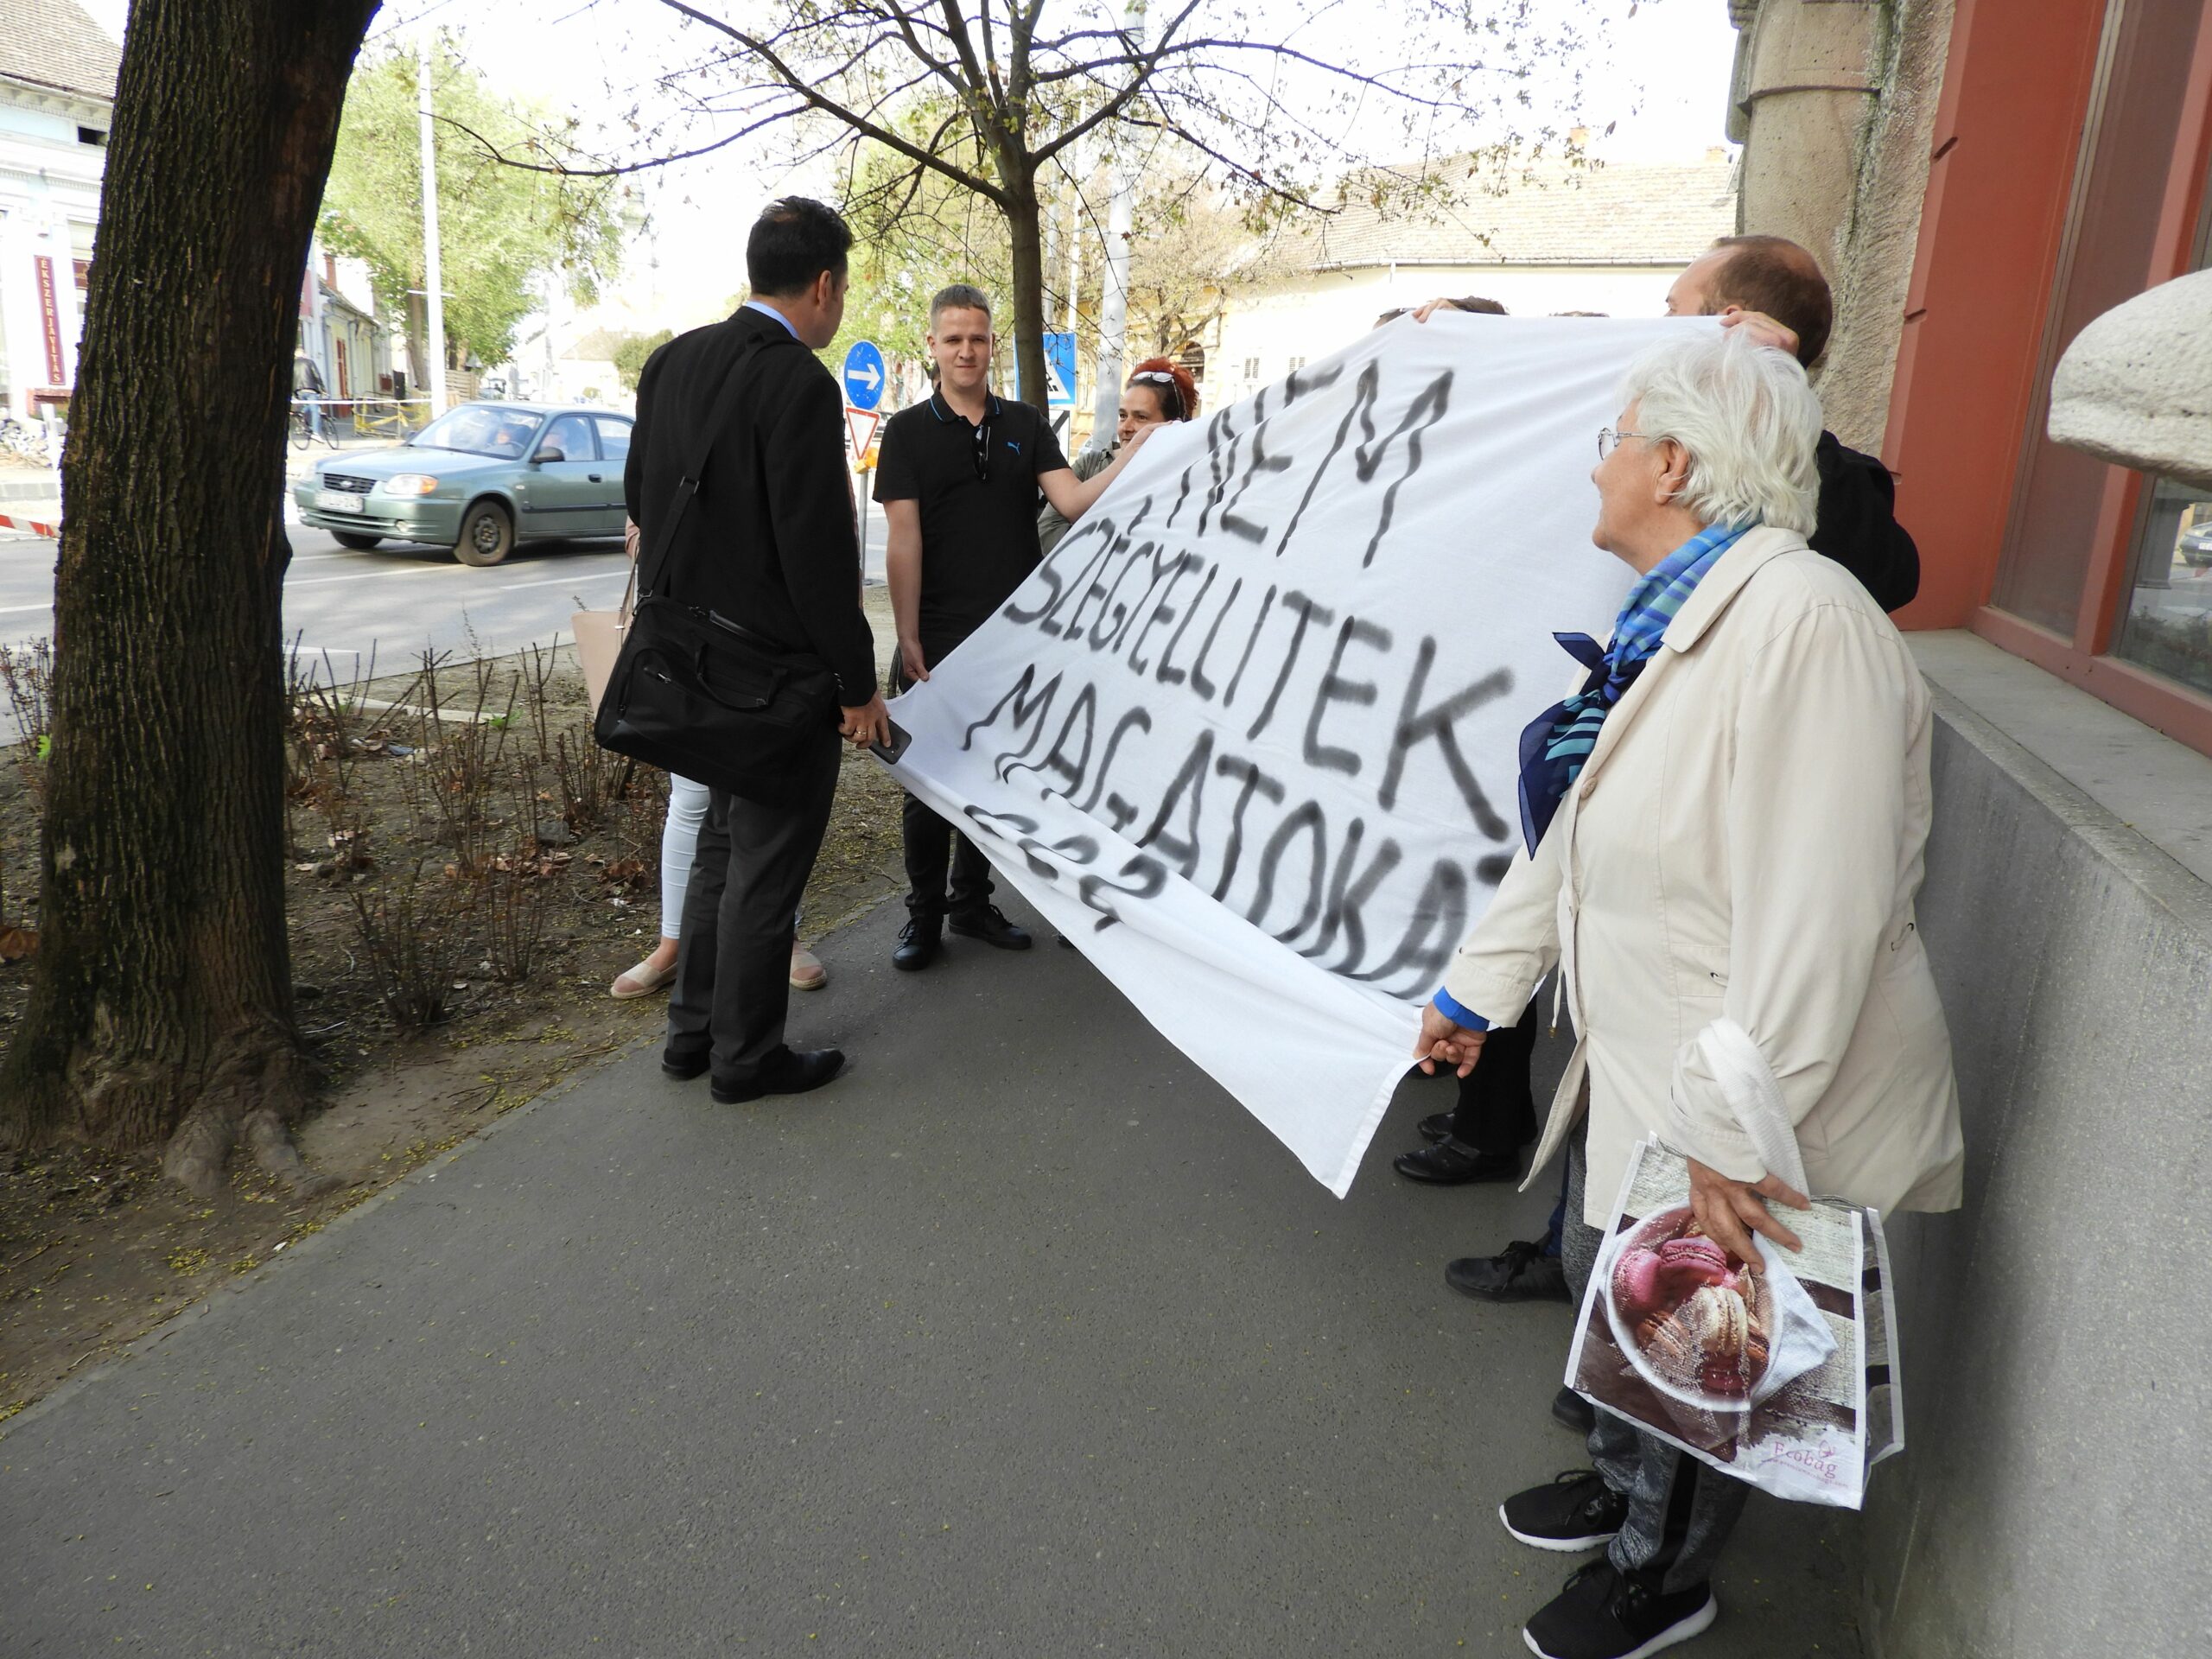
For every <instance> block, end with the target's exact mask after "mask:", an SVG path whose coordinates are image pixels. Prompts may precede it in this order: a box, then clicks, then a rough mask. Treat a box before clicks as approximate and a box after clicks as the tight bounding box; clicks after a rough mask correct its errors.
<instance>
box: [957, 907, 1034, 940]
mask: <svg viewBox="0 0 2212 1659" xmlns="http://www.w3.org/2000/svg"><path fill="white" fill-rule="evenodd" d="M945 925H947V926H948V927H950V928H951V930H952V931H954V932H956V933H957V934H958V935H960V937H961V938H963V939H981V940H982V942H983V943H984V944H995V945H996V946H997V947H998V948H999V949H1000V950H1027V949H1028V948H1029V930H1028V929H1027V928H1023V927H1016V926H1015V925H1014V924H1013V923H1012V922H1009V921H1008V920H1007V918H1006V912H1004V911H1002V910H1001V909H1000V908H999V907H998V906H996V905H985V906H983V907H982V909H981V910H963V911H957V912H954V914H953V917H952V919H951V920H950V921H949V922H948V923H946V924H945Z"/></svg>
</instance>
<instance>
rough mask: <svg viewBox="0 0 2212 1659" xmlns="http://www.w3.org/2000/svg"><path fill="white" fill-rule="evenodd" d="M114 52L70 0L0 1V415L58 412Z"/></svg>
mask: <svg viewBox="0 0 2212 1659" xmlns="http://www.w3.org/2000/svg"><path fill="white" fill-rule="evenodd" d="M121 60H122V50H121V48H119V47H118V46H117V44H116V43H115V42H114V41H111V40H110V39H109V38H108V37H107V35H105V34H103V33H102V32H101V31H100V29H99V26H98V25H96V24H95V23H94V22H92V19H91V18H90V17H88V16H86V14H85V13H84V11H83V10H81V9H80V8H79V7H78V6H77V5H76V4H75V3H74V0H0V407H4V409H5V410H6V411H7V413H9V414H10V415H12V416H16V417H17V418H19V419H21V418H29V417H35V416H41V415H43V414H46V413H48V412H49V411H60V410H65V409H66V408H67V404H68V400H69V393H70V390H71V388H72V387H73V386H74V385H76V381H77V340H78V336H79V334H82V333H83V331H84V319H85V290H86V282H87V279H88V277H89V275H90V273H91V270H92V243H93V238H94V234H95V232H97V230H98V229H99V213H100V179H101V176H102V174H103V171H104V168H105V162H106V158H107V134H108V125H109V122H110V120H111V117H112V115H113V112H114V108H115V77H116V71H117V69H118V67H120V64H121Z"/></svg>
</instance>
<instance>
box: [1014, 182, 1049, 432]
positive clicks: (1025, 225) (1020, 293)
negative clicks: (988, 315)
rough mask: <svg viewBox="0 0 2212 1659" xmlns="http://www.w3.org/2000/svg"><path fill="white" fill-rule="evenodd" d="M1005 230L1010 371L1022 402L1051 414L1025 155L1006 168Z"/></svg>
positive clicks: (1037, 237) (1040, 275)
mask: <svg viewBox="0 0 2212 1659" xmlns="http://www.w3.org/2000/svg"><path fill="white" fill-rule="evenodd" d="M1004 171H1005V178H1006V191H1007V208H1006V227H1007V234H1008V235H1009V236H1010V237H1012V238H1013V242H1014V257H1013V266H1014V376H1015V378H1016V379H1017V380H1018V381H1019V382H1020V388H1021V399H1022V401H1023V402H1024V403H1027V404H1035V405H1036V406H1037V407H1038V408H1039V409H1043V410H1049V409H1050V403H1049V401H1048V400H1049V389H1048V387H1047V385H1046V380H1045V243H1044V226H1043V223H1042V220H1043V213H1042V211H1041V209H1040V208H1039V206H1038V201H1037V175H1036V171H1035V169H1034V168H1033V167H1032V166H1031V165H1030V164H1029V162H1028V158H1027V157H1026V156H1020V157H1008V158H1007V163H1006V165H1005V168H1004Z"/></svg>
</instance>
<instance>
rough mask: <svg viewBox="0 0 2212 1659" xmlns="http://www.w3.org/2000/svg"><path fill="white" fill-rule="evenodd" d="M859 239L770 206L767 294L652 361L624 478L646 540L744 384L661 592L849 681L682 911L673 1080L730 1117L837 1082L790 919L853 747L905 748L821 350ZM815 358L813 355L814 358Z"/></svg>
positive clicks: (731, 814)
mask: <svg viewBox="0 0 2212 1659" xmlns="http://www.w3.org/2000/svg"><path fill="white" fill-rule="evenodd" d="M852 242H853V234H852V232H850V231H849V230H848V229H847V228H846V226H845V222H844V220H842V219H840V218H838V216H837V215H836V213H832V212H831V211H830V210H829V208H827V207H823V205H822V204H821V203H820V202H817V201H810V200H806V199H805V198H804V197H799V196H792V197H787V198H785V200H780V201H775V202H772V203H770V204H769V206H768V207H767V209H766V211H765V212H764V213H762V214H761V215H760V219H759V220H758V221H757V222H756V223H755V224H754V225H753V233H752V236H751V238H750V239H749V240H748V241H747V244H746V250H745V257H746V274H747V278H748V280H749V281H750V283H751V284H752V288H753V298H752V299H750V300H748V301H747V302H746V303H745V304H744V305H743V306H741V307H740V308H738V310H737V311H736V312H735V313H734V315H731V316H730V317H729V318H728V319H727V320H726V321H721V322H717V323H711V324H709V326H708V327H704V328H695V329H693V330H692V331H691V332H690V333H689V334H683V335H680V336H678V337H677V339H675V340H671V341H670V342H669V343H668V344H667V345H665V346H662V347H661V348H660V349H659V350H658V351H657V352H655V353H653V354H652V356H651V357H650V358H648V359H646V360H645V372H644V373H643V374H641V375H640V376H639V380H638V423H637V427H636V429H635V431H634V433H633V434H632V439H631V444H630V457H629V461H628V464H627V466H626V467H625V469H624V472H623V476H622V486H623V494H624V497H625V499H626V501H627V503H628V505H629V509H630V517H631V518H633V519H635V520H636V521H637V524H638V526H639V531H641V532H642V540H643V544H644V545H645V547H646V548H647V549H652V547H654V546H655V542H654V537H653V528H654V517H655V515H656V514H657V513H659V512H664V511H665V510H666V509H667V507H668V505H669V504H670V502H671V499H672V498H673V496H674V495H675V493H676V486H677V480H679V479H681V478H682V477H683V472H684V468H685V467H687V466H689V465H690V463H691V459H692V455H693V453H694V450H695V447H696V444H697V442H699V440H700V437H701V435H702V433H703V431H704V429H705V428H706V427H707V426H708V425H709V423H711V422H712V421H713V419H714V413H715V409H716V407H717V405H718V404H721V396H722V391H723V388H724V385H725V383H726V382H728V381H730V380H731V379H732V377H734V385H735V390H734V391H733V393H732V397H733V400H734V401H732V402H731V403H730V404H728V409H729V413H728V416H727V418H726V419H725V420H723V422H722V423H721V426H720V429H718V430H716V431H715V432H714V433H713V434H712V435H711V438H710V439H709V448H708V450H707V458H706V463H705V466H704V467H703V468H702V471H701V472H700V474H699V480H698V481H699V491H698V494H697V497H696V499H695V500H694V501H693V503H692V504H691V507H690V512H688V513H687V514H685V515H684V517H683V518H681V519H680V520H679V521H678V528H677V531H676V533H675V536H674V538H673V541H672V543H671V545H670V547H669V549H668V550H667V552H666V554H665V555H664V570H665V575H664V576H663V577H662V587H663V590H664V592H666V593H667V594H669V595H670V597H671V598H673V599H675V600H676V601H678V602H680V603H683V604H685V605H689V606H692V607H696V609H698V610H701V611H711V612H714V613H715V614H717V615H719V616H721V617H725V618H728V619H729V620H731V621H734V622H737V623H740V624H741V625H742V626H744V627H745V628H746V629H747V630H748V631H749V632H752V633H753V634H755V635H757V636H759V637H760V638H761V639H763V640H765V641H766V643H767V645H769V646H770V647H772V649H774V650H776V651H778V652H782V653H786V654H790V655H793V656H798V657H812V658H817V659H818V660H819V661H820V662H821V663H823V664H826V665H827V667H828V668H829V671H830V672H831V673H832V674H833V675H835V676H836V682H837V701H838V703H839V704H840V705H841V717H840V721H839V724H838V725H837V726H836V728H832V727H831V726H830V725H829V722H828V721H827V720H826V719H825V720H824V721H823V727H822V733H821V737H820V739H819V741H817V742H816V743H815V744H814V745H813V746H812V747H810V749H809V750H808V752H807V753H806V754H805V756H804V759H803V760H801V761H800V763H799V764H798V769H797V775H796V777H795V778H794V779H793V780H792V783H793V787H792V789H791V793H790V795H789V797H788V798H785V799H783V800H781V801H779V802H778V803H776V804H765V803H762V802H759V801H753V800H748V799H746V798H742V797H739V796H734V795H731V794H728V793H727V792H726V791H721V790H719V789H717V790H714V791H710V792H709V798H708V806H707V817H706V822H705V823H704V824H702V826H701V829H700V832H699V850H698V854H697V856H696V860H695V861H694V862H693V864H692V867H691V880H690V887H688V888H687V889H686V891H685V894H684V900H683V932H682V944H681V945H680V946H679V948H678V950H677V963H676V980H675V983H674V987H673V988H672V989H671V993H670V995H669V1003H668V1040H667V1046H666V1049H665V1051H664V1053H663V1054H662V1057H661V1069H662V1070H663V1071H666V1072H667V1073H668V1074H669V1075H670V1076H671V1077H697V1076H698V1075H699V1074H700V1073H701V1072H702V1071H712V1073H713V1076H712V1078H711V1087H712V1089H713V1092H714V1097H715V1099H716V1100H718V1101H721V1102H723V1103H735V1102H739V1101H747V1100H757V1099H759V1098H760V1096H763V1095H789V1094H799V1093H803V1092H804V1091H805V1090H810V1089H817V1088H819V1087H820V1086H821V1085H822V1084H825V1083H827V1082H829V1079H830V1078H832V1077H835V1076H836V1075H837V1072H838V1071H839V1069H840V1068H841V1067H842V1065H844V1062H845V1057H844V1056H843V1055H842V1053H840V1052H838V1051H837V1050H836V1049H834V1048H825V1049H817V1050H814V1051H812V1052H798V1051H795V1050H793V1049H791V1047H789V1046H787V1045H786V1044H785V1041H784V1016H785V1009H786V1007H787V1005H788V1003H789V1001H790V996H791V985H790V956H791V915H792V912H795V911H796V910H797V909H798V901H799V895H800V894H801V893H804V891H805V888H806V880H807V877H808V876H809V875H810V874H811V873H812V871H813V869H814V860H815V855H816V854H817V853H818V852H820V851H821V849H822V835H823V830H824V829H827V828H828V826H829V804H830V801H831V799H832V798H834V797H835V795H836V788H837V766H838V748H837V738H838V736H839V735H842V736H843V737H844V738H845V739H846V740H847V741H849V742H851V743H854V744H855V745H860V744H866V743H870V742H876V743H887V742H888V741H890V717H889V715H887V714H886V713H885V711H884V707H883V696H882V694H881V693H880V691H879V690H877V689H876V682H875V642H874V638H873V637H872V636H871V635H870V633H869V632H868V622H867V620H866V618H865V617H863V616H862V614H861V604H860V594H861V565H860V543H859V538H858V536H857V534H856V531H855V525H854V520H853V496H852V486H851V484H850V482H849V479H848V476H847V474H846V471H845V434H844V416H843V413H842V410H843V398H842V395H841V394H840V392H839V391H838V387H837V382H836V378H835V377H833V376H832V375H831V374H830V372H829V370H828V369H826V368H824V367H823V365H822V362H821V360H820V359H818V358H817V357H816V356H815V355H814V353H815V352H817V351H819V350H821V349H822V348H823V346H827V345H828V344H829V341H830V340H832V339H833V338H834V337H835V336H836V333H837V326H838V324H839V323H840V322H841V321H842V320H843V318H844V315H845V266H846V253H847V251H848V250H849V248H850V247H851V246H852ZM810 348H811V349H810Z"/></svg>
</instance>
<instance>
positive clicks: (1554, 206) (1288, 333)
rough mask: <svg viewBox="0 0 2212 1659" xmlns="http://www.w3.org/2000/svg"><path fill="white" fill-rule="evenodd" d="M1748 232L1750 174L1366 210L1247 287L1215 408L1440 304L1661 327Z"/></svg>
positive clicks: (1290, 242) (1693, 172)
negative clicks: (1401, 312) (1740, 187)
mask: <svg viewBox="0 0 2212 1659" xmlns="http://www.w3.org/2000/svg"><path fill="white" fill-rule="evenodd" d="M1735 229H1736V164H1735V162H1734V160H1733V159H1732V155H1731V153H1730V152H1727V151H1723V150H1712V151H1708V152H1707V153H1706V154H1705V155H1704V156H1700V157H1699V158H1698V159H1695V160H1693V161H1683V162H1607V163H1605V165H1602V166H1596V167H1591V168H1577V169H1574V170H1573V171H1571V172H1569V171H1565V170H1558V171H1554V172H1551V173H1549V174H1548V175H1546V174H1540V175H1538V176H1537V177H1536V178H1535V179H1533V180H1529V181H1522V180H1519V179H1516V180H1515V181H1512V183H1511V185H1510V188H1507V189H1505V190H1504V191H1503V193H1501V194H1486V193H1484V192H1482V191H1481V190H1480V189H1479V188H1478V189H1476V190H1474V191H1471V192H1470V193H1469V194H1467V196H1466V199H1465V200H1462V201H1461V202H1459V204H1457V205H1456V206H1454V207H1451V208H1450V209H1448V210H1437V209H1420V210H1414V211H1411V212H1408V211H1404V210H1400V211H1394V212H1388V213H1385V212H1379V211H1377V210H1376V208H1374V207H1371V206H1369V205H1367V204H1364V203H1357V204H1354V205H1351V206H1348V207H1344V209H1343V210H1342V211H1340V212H1338V213H1335V214H1333V215H1330V216H1328V217H1325V218H1317V219H1316V220H1315V221H1314V222H1313V224H1312V225H1311V226H1310V227H1307V228H1304V229H1301V230H1300V231H1299V232H1296V233H1294V234H1292V235H1289V236H1286V237H1284V238H1280V239H1279V240H1278V241H1277V242H1276V243H1275V244H1274V246H1272V247H1271V248H1270V249H1269V250H1268V252H1267V254H1266V255H1265V256H1264V257H1263V258H1262V259H1261V260H1260V261H1259V262H1258V264H1256V265H1255V268H1254V270H1252V272H1251V273H1250V274H1249V277H1248V278H1247V280H1246V281H1244V282H1243V283H1239V284H1238V285H1237V289H1236V295H1235V297H1234V298H1233V299H1232V300H1231V301H1230V304H1229V306H1228V308H1227V309H1226V311H1225V312H1224V315H1223V317H1222V320H1221V323H1220V326H1219V329H1218V333H1217V337H1216V338H1215V339H1214V340H1207V341H1205V342H1203V344H1204V346H1205V359H1206V362H1205V368H1206V373H1205V404H1206V406H1207V407H1208V408H1212V409H1218V408H1220V407H1221V406H1222V405H1223V404H1226V403H1230V402H1232V401H1234V400H1235V399H1236V398H1239V397H1246V396H1249V394H1250V393H1252V392H1254V391H1257V390H1258V389H1259V388H1260V387H1262V386H1263V385H1268V384H1269V383H1270V382H1273V381H1276V380H1280V379H1281V378H1283V376H1284V375H1286V374H1287V373H1289V372H1290V371H1291V370H1292V369H1294V368H1296V367H1298V366H1300V365H1302V364H1303V363H1305V362H1306V359H1309V358H1318V357H1322V356H1325V355H1326V354H1327V353H1330V352H1332V351H1334V350H1336V349H1337V348H1338V346H1342V345H1343V344H1344V342H1345V341H1346V340H1350V339H1351V338H1352V336H1354V335H1356V334H1359V333H1361V332H1362V331H1363V330H1365V329H1367V328H1370V327H1373V326H1374V323H1375V320H1376V317H1377V316H1378V315H1381V314H1382V313H1383V312H1385V311H1389V310H1390V309H1392V308H1395V307H1399V306H1413V305H1418V304H1420V303H1421V302H1422V301H1424V300H1429V299H1433V298H1436V297H1437V296H1455V297H1456V296H1463V295H1472V296H1481V297H1483V298H1485V299H1492V300H1496V301H1497V302H1498V303H1500V304H1501V305H1503V306H1504V308H1506V310H1507V311H1509V312H1510V313H1511V314H1512V315H1516V316H1549V315H1556V314H1558V313H1560V312H1562V311H1595V312H1602V313H1604V314H1605V315H1608V316H1652V315H1657V314H1658V313H1659V312H1661V311H1662V310H1663V309H1665V302H1666V296H1667V289H1668V287H1669V285H1670V284H1671V283H1673V282H1674V280H1675V277H1676V275H1677V274H1679V273H1680V272H1681V270H1682V268H1683V267H1684V266H1686V265H1688V264H1689V263H1690V262H1691V261H1692V260H1693V259H1694V258H1696V257H1698V255H1699V254H1700V253H1702V252H1704V251H1706V249H1707V248H1708V247H1710V246H1711V245H1712V244H1713V239H1714V238H1716V237H1722V236H1728V235H1732V234H1733V233H1734V232H1735Z"/></svg>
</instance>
